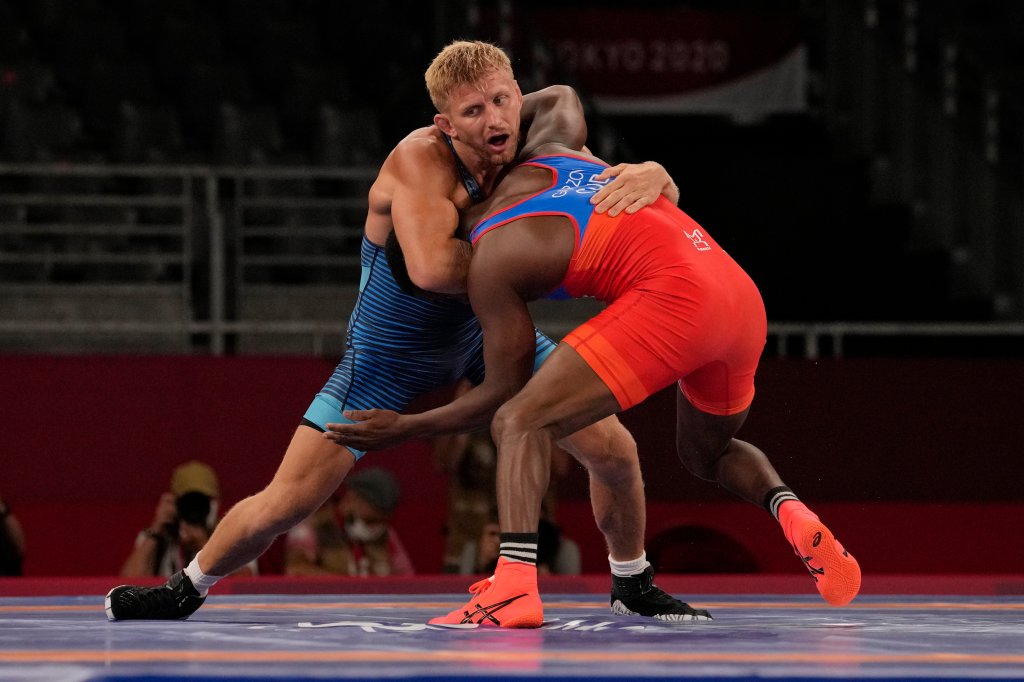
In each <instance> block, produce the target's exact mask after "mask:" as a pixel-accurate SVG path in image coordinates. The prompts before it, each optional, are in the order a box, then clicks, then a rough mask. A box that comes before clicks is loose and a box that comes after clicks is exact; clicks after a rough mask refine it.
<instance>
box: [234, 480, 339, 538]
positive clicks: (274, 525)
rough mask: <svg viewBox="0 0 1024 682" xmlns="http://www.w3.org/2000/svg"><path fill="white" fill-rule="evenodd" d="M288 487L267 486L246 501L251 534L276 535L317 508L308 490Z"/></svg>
mask: <svg viewBox="0 0 1024 682" xmlns="http://www.w3.org/2000/svg"><path fill="white" fill-rule="evenodd" d="M292 488H293V487H292V486H282V485H274V484H271V485H269V486H267V487H266V488H265V489H264V490H262V491H261V492H259V493H257V494H255V495H253V496H252V497H250V498H249V500H248V501H249V502H250V504H249V509H251V510H252V511H251V515H250V519H249V521H250V524H251V525H252V526H253V530H254V531H255V532H257V533H260V534H265V533H273V534H275V535H279V534H281V533H284V532H286V531H288V530H290V529H291V528H293V527H294V526H295V525H297V524H298V523H299V522H300V521H302V520H303V519H305V518H307V517H308V516H309V515H310V514H312V513H313V512H315V511H316V510H317V509H318V508H319V506H320V504H321V503H322V500H316V499H313V498H312V497H311V496H310V495H309V493H308V491H303V490H295V489H292Z"/></svg>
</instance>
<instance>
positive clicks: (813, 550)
mask: <svg viewBox="0 0 1024 682" xmlns="http://www.w3.org/2000/svg"><path fill="white" fill-rule="evenodd" d="M676 405H677V408H676V415H677V424H676V447H677V451H678V453H679V458H680V459H681V460H682V461H683V464H685V465H686V468H687V469H689V470H690V471H691V472H693V473H694V474H695V475H697V476H699V477H701V478H703V479H706V480H709V481H715V482H717V483H719V484H720V485H721V486H722V487H724V488H726V489H727V490H729V491H730V492H732V493H734V494H735V495H737V496H739V497H741V498H742V499H744V500H746V501H748V502H750V503H752V504H756V505H758V506H764V507H765V508H766V509H767V510H768V511H770V512H771V513H772V514H773V515H774V516H775V518H776V519H778V521H779V524H780V525H781V526H782V531H783V533H784V534H785V536H786V539H787V540H788V541H789V544H790V545H791V546H792V547H793V551H794V552H796V555H797V556H798V557H800V559H801V560H802V561H803V562H804V565H805V566H806V568H807V569H808V571H809V572H810V574H811V577H812V579H813V580H814V583H815V587H816V588H817V590H818V592H819V593H821V596H822V597H823V598H824V599H825V600H826V601H827V602H829V603H830V604H833V605H835V606H842V605H844V604H847V603H849V602H850V601H851V600H853V598H854V597H856V596H857V593H858V592H859V591H860V584H861V571H860V565H859V564H858V563H857V560H856V559H854V558H853V557H852V556H851V555H850V554H849V552H847V551H846V550H845V548H844V547H843V546H842V544H841V543H839V541H837V540H836V539H835V536H833V535H832V532H831V531H830V530H829V529H828V528H827V527H826V526H825V525H824V524H823V523H822V522H821V520H820V519H819V518H818V516H817V515H816V514H815V513H814V512H812V511H811V510H810V509H808V508H807V506H806V505H805V504H804V503H803V502H801V501H800V500H799V499H798V498H797V497H796V495H794V494H793V492H792V491H791V490H790V489H789V488H787V487H786V486H785V484H784V483H783V482H782V479H781V478H780V477H779V475H778V473H776V471H775V468H774V467H773V466H772V464H771V462H769V461H768V457H767V456H766V455H765V454H764V452H762V451H761V450H760V449H758V448H757V447H755V446H753V445H751V444H750V443H747V442H745V441H741V440H738V439H736V438H733V437H732V436H733V434H735V433H736V432H737V431H738V430H739V428H740V426H742V425H743V422H744V420H745V419H746V417H747V413H748V411H749V408H748V409H745V410H743V411H742V412H740V413H738V414H733V415H714V414H708V413H707V412H703V411H701V410H698V409H697V408H696V407H694V406H693V405H692V404H691V403H690V401H689V400H687V398H686V396H685V395H683V394H682V392H681V391H680V392H679V393H678V396H677V401H676Z"/></svg>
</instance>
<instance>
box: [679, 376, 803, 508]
mask: <svg viewBox="0 0 1024 682" xmlns="http://www.w3.org/2000/svg"><path fill="white" fill-rule="evenodd" d="M749 411H750V409H749V408H747V409H745V410H743V411H742V412H740V413H738V414H732V415H724V416H723V415H716V414H709V413H707V412H702V411H700V410H698V409H697V408H696V407H694V406H693V405H692V404H690V401H689V400H687V399H686V396H685V395H683V393H682V391H680V390H679V388H678V387H677V388H676V452H677V453H678V455H679V459H680V460H682V462H683V465H684V466H686V468H687V469H688V470H689V471H690V472H691V473H693V474H694V475H695V476H698V477H700V478H703V479H704V480H707V481H714V482H716V483H718V484H720V485H721V486H722V487H723V488H725V489H726V490H728V491H729V492H731V493H733V494H734V495H737V496H739V497H741V498H743V499H744V500H746V501H748V502H751V503H752V504H756V505H758V506H760V505H761V503H762V502H763V501H764V496H765V494H767V492H768V491H769V490H771V489H772V488H777V487H779V486H782V485H783V483H782V479H781V478H779V475H778V474H777V473H776V472H775V468H774V467H773V466H772V464H771V462H769V461H768V457H767V456H765V454H764V453H763V452H762V451H761V450H759V449H758V448H756V447H754V446H753V445H751V444H750V443H747V442H744V441H741V440H737V439H735V438H733V436H734V435H735V434H736V432H737V431H739V429H740V427H741V426H743V422H744V421H746V418H747V414H748V413H749Z"/></svg>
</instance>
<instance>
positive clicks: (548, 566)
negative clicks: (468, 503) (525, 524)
mask: <svg viewBox="0 0 1024 682" xmlns="http://www.w3.org/2000/svg"><path fill="white" fill-rule="evenodd" d="M541 513H542V514H544V511H543V510H542V512H541ZM537 532H538V535H539V539H538V543H537V572H538V573H540V574H554V575H578V574H579V572H580V563H581V559H580V548H579V545H577V544H576V542H575V541H573V540H571V539H570V538H567V537H565V536H564V535H562V530H561V528H559V527H558V525H557V524H555V523H554V522H553V521H551V520H550V519H549V518H548V517H547V516H546V515H544V516H541V519H540V523H539V525H538V527H537ZM500 535H501V529H500V527H499V525H498V510H497V508H496V507H492V508H491V511H490V515H489V519H488V521H487V522H486V523H485V524H484V526H483V528H482V529H481V531H480V535H479V536H478V538H477V539H475V540H470V541H469V542H466V543H465V544H464V545H463V547H462V553H461V555H460V557H459V573H463V574H480V575H482V574H491V573H494V569H495V566H497V563H498V551H499V549H500V547H499V546H500V544H501V543H500V539H499V536H500Z"/></svg>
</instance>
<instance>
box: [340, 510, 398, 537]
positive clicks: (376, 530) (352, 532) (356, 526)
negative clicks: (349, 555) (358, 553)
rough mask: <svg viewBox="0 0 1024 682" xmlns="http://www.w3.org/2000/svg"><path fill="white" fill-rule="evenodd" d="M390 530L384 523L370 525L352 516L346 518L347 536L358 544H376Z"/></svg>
mask: <svg viewBox="0 0 1024 682" xmlns="http://www.w3.org/2000/svg"><path fill="white" fill-rule="evenodd" d="M387 530H388V528H387V526H385V525H384V524H383V523H374V524H369V523H366V521H363V520H362V519H357V518H353V517H351V516H349V517H346V518H345V534H346V535H348V536H349V537H350V538H351V539H353V540H355V541H356V542H374V541H376V540H380V539H381V538H382V537H384V534H385V533H386V532H387Z"/></svg>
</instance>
